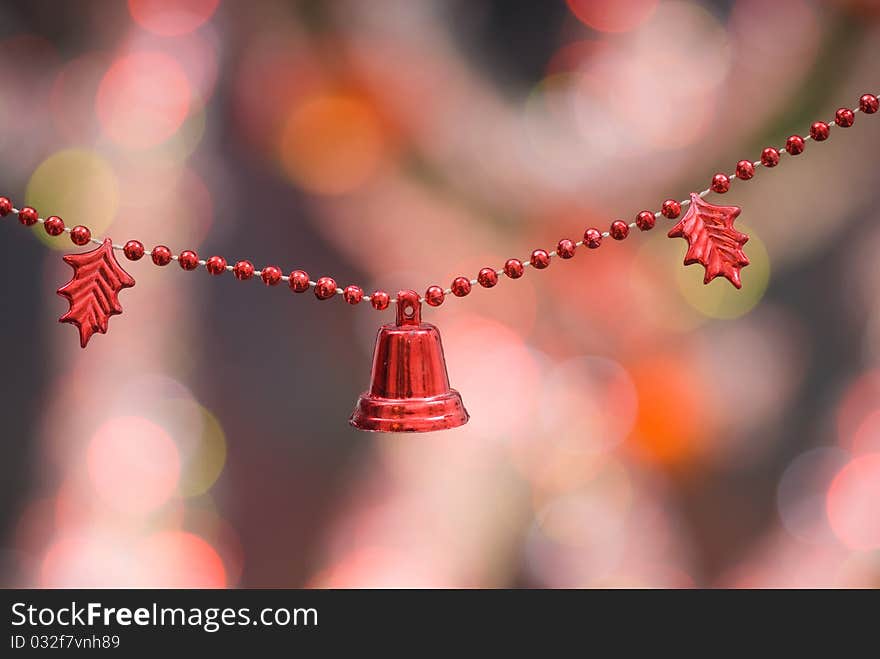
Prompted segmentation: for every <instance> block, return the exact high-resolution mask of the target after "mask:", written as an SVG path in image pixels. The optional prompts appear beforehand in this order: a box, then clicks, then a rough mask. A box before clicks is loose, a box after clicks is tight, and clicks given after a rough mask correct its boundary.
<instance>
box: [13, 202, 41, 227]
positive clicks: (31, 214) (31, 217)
mask: <svg viewBox="0 0 880 659" xmlns="http://www.w3.org/2000/svg"><path fill="white" fill-rule="evenodd" d="M39 217H40V216H39V215H37V211H35V210H34V209H33V208H31V207H30V206H25V207H24V208H22V209H21V210H20V211H18V221H19V222H21V223H22V224H23V225H25V226H26V227H32V226H34V225H35V224H36V223H37V219H38V218H39Z"/></svg>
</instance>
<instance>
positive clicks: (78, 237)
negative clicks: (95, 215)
mask: <svg viewBox="0 0 880 659" xmlns="http://www.w3.org/2000/svg"><path fill="white" fill-rule="evenodd" d="M91 239H92V232H91V231H89V228H88V227H84V226H83V225H82V224H77V225H76V226H75V227H73V228H72V229H71V230H70V242H72V243H73V244H74V245H79V246H80V247H82V246H83V245H85V244H87V243H88V242H89V241H90V240H91Z"/></svg>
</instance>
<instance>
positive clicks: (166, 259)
mask: <svg viewBox="0 0 880 659" xmlns="http://www.w3.org/2000/svg"><path fill="white" fill-rule="evenodd" d="M83 228H84V229H85V227H83ZM74 231H76V228H74ZM86 231H88V229H86ZM151 255H152V258H153V263H155V264H156V265H168V264H169V263H171V250H170V249H168V248H167V247H165V245H156V246H155V247H154V248H153V251H152V253H151Z"/></svg>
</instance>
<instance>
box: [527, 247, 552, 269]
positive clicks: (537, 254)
mask: <svg viewBox="0 0 880 659" xmlns="http://www.w3.org/2000/svg"><path fill="white" fill-rule="evenodd" d="M529 263H531V264H532V267H533V268H535V269H536V270H543V269H544V268H546V267H547V266H549V265H550V255H549V254H548V253H547V252H545V251H544V250H543V249H536V250H535V251H534V252H532V255H531V257H529Z"/></svg>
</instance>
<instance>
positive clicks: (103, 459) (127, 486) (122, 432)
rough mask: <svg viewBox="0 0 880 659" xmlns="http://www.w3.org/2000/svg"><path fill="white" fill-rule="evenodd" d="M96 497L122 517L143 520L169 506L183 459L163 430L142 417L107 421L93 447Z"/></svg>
mask: <svg viewBox="0 0 880 659" xmlns="http://www.w3.org/2000/svg"><path fill="white" fill-rule="evenodd" d="M87 460H88V470H89V476H90V477H91V480H92V484H93V485H94V488H95V491H96V492H97V493H98V494H99V495H100V496H101V497H102V498H103V499H104V501H105V502H106V503H107V504H109V505H110V506H112V507H114V508H116V509H118V510H120V511H121V512H126V513H130V514H133V515H143V514H146V513H149V512H152V511H153V510H155V509H156V508H158V507H159V506H161V505H163V504H164V503H166V502H167V501H168V500H169V499H170V498H171V497H172V495H173V494H174V491H175V489H176V488H177V483H178V479H179V477H180V457H179V455H178V451H177V447H176V446H175V445H174V442H173V441H172V439H171V437H169V436H168V434H167V433H166V432H165V430H163V429H162V428H161V427H159V426H157V425H156V424H155V423H152V422H151V421H148V420H147V419H143V418H139V417H117V418H114V419H110V420H109V421H106V422H105V423H104V424H103V425H101V427H100V428H98V430H97V431H96V432H95V434H94V435H93V436H92V439H91V442H90V443H89V447H88V452H87Z"/></svg>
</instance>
